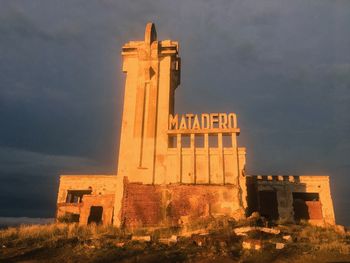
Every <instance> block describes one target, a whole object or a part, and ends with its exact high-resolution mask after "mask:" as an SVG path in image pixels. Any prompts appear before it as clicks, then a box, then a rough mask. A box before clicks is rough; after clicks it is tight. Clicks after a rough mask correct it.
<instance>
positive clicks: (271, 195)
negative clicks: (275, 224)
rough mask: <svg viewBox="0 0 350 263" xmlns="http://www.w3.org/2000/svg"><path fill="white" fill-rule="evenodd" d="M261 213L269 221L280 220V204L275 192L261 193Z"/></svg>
mask: <svg viewBox="0 0 350 263" xmlns="http://www.w3.org/2000/svg"><path fill="white" fill-rule="evenodd" d="M259 213H260V215H261V216H263V217H265V218H266V219H268V220H277V219H278V203H277V195H276V192H275V191H259Z"/></svg>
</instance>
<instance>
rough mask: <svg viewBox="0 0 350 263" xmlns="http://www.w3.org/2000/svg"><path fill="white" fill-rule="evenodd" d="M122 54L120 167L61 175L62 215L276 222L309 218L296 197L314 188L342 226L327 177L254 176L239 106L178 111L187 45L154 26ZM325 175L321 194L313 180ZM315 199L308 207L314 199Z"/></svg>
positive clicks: (328, 216)
mask: <svg viewBox="0 0 350 263" xmlns="http://www.w3.org/2000/svg"><path fill="white" fill-rule="evenodd" d="M122 56H123V72H125V73H126V81H125V91H124V105H123V116H122V128H121V135H120V147H119V155H118V170H117V173H116V175H101V176H98V175H80V176H76V175H72V176H69V175H64V176H61V177H60V186H59V193H58V200H57V218H64V217H66V216H70V217H71V219H72V220H75V221H79V223H80V224H87V223H91V222H102V223H104V224H112V223H113V224H114V225H117V226H125V227H135V226H159V225H177V224H181V223H183V222H186V221H188V220H192V219H200V218H203V217H208V216H213V217H216V216H229V217H232V218H235V219H240V218H244V217H245V216H246V215H247V214H249V213H250V212H252V211H261V212H263V214H264V215H265V216H266V217H269V218H271V219H278V218H285V219H288V220H295V219H297V220H298V219H304V217H305V216H304V217H302V218H298V216H297V217H295V216H294V214H297V215H299V214H298V213H297V212H294V210H295V207H298V205H297V204H294V203H295V202H294V203H293V201H291V200H293V196H294V197H301V196H298V195H296V194H294V193H299V192H300V193H306V192H309V191H313V192H315V193H317V194H318V196H319V197H318V200H319V202H320V206H322V207H323V208H321V213H318V214H317V218H318V219H317V220H319V222H327V223H332V222H333V223H334V213H333V205H332V199H331V196H330V191H329V181H328V177H317V178H316V177H315V178H314V179H310V180H309V179H308V180H306V179H305V180H304V179H302V180H301V179H300V182H293V183H286V181H283V183H282V184H283V185H281V182H280V181H279V180H270V181H268V183H269V184H268V185H265V183H263V180H260V179H261V178H260V177H259V176H246V175H245V163H246V149H245V148H244V147H238V144H237V136H238V135H239V133H240V129H239V128H238V124H237V116H236V114H235V113H202V114H193V113H188V114H182V115H180V114H177V113H176V112H175V109H174V105H175V103H174V99H175V98H174V95H175V91H177V89H178V87H179V85H180V75H181V74H180V72H181V59H180V57H179V45H178V42H176V41H171V40H163V41H158V40H157V33H156V30H155V26H154V24H153V23H149V24H147V26H146V30H145V37H144V40H143V41H131V42H129V43H127V44H125V45H124V46H123V48H122ZM300 178H304V177H302V176H301V177H300ZM305 178H306V177H305ZM318 180H320V181H322V184H321V185H322V191H321V190H319V189H318V188H317V187H316V188H315V187H313V185H314V181H315V182H316V181H318ZM299 184H300V187H299ZM302 184H303V186H305V187H302ZM316 190H318V191H316ZM264 191H265V192H268V191H270V192H271V191H272V192H274V193H275V195H276V202H277V204H278V205H277V208H276V209H277V217H276V215H273V216H271V215H269V213H275V210H276V209H275V210H273V209H272V210H271V211H270V210H268V209H266V208H265V207H264V206H263V205H262V202H265V201H266V200H268V199H266V198H265V196H264V195H263V194H261V193H262V192H264ZM283 194H285V196H286V197H285V199H283V198H282V196H283ZM266 195H268V194H266ZM287 195H288V197H287ZM271 196H272V195H271ZM264 198H265V199H266V200H265V199H264ZM270 198H273V197H270ZM310 198H311V197H310ZM296 199H297V198H296ZM299 199H300V198H299ZM299 199H298V200H299ZM304 199H305V198H304ZM306 199H307V198H306ZM264 200H265V201H264ZM301 200H302V201H303V199H302V198H301ZM302 201H300V202H302ZM307 202H309V201H308V199H307V200H304V203H305V204H309V206H307V209H308V208H309V207H311V206H312V205H314V203H312V204H311V203H307ZM280 203H281V204H280ZM282 203H284V204H285V205H282ZM293 204H294V206H293ZM326 206H327V209H326V208H325V207H326ZM300 207H301V206H300ZM263 209H265V210H266V211H265V210H263ZM310 209H311V208H310ZM311 210H312V209H311ZM311 210H310V211H311ZM327 211H328V212H327ZM330 211H331V212H330ZM310 213H311V216H314V214H315V213H316V212H314V210H312V212H310ZM309 217H310V215H309ZM308 219H310V218H308Z"/></svg>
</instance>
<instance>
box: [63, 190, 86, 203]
mask: <svg viewBox="0 0 350 263" xmlns="http://www.w3.org/2000/svg"><path fill="white" fill-rule="evenodd" d="M91 192H92V190H91V189H89V190H68V193H67V198H66V203H81V202H82V201H83V196H84V195H90V194H91Z"/></svg>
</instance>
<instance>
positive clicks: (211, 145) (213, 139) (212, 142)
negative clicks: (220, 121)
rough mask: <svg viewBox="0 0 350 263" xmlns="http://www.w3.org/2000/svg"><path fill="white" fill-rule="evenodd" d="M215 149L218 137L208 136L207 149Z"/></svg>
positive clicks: (214, 135)
mask: <svg viewBox="0 0 350 263" xmlns="http://www.w3.org/2000/svg"><path fill="white" fill-rule="evenodd" d="M217 147H218V135H217V134H209V148H217Z"/></svg>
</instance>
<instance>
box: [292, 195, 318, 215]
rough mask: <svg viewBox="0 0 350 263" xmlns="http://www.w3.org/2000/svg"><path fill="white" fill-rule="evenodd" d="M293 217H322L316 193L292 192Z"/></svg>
mask: <svg viewBox="0 0 350 263" xmlns="http://www.w3.org/2000/svg"><path fill="white" fill-rule="evenodd" d="M293 208H294V219H295V220H296V221H300V220H301V219H305V220H308V219H322V218H323V216H322V206H321V202H320V200H319V194H318V193H293Z"/></svg>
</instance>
